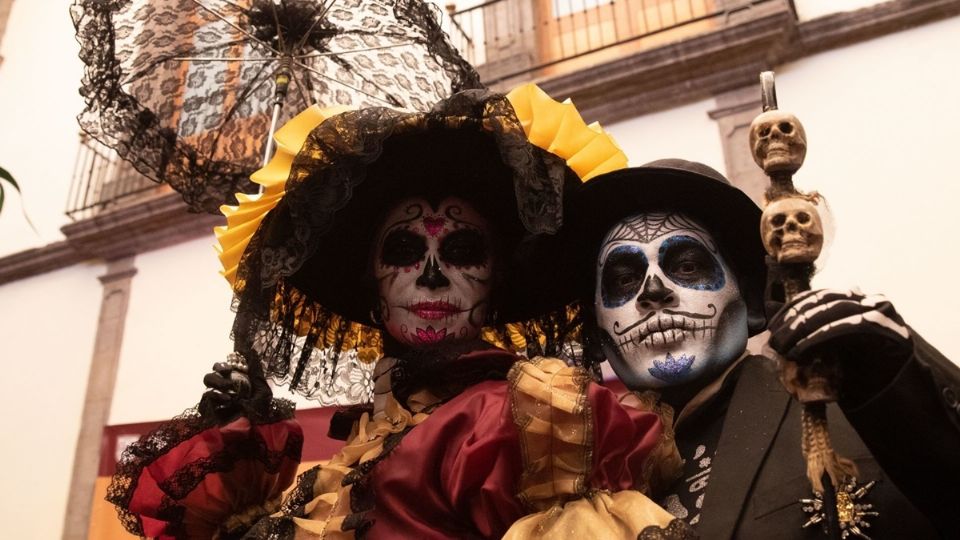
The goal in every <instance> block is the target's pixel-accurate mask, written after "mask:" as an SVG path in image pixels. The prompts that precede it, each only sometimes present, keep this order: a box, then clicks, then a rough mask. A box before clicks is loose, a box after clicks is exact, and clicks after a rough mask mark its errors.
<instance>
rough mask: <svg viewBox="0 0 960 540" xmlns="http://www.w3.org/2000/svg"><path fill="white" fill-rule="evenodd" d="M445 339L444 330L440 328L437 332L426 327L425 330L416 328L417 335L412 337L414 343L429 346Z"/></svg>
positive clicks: (445, 330) (445, 331)
mask: <svg viewBox="0 0 960 540" xmlns="http://www.w3.org/2000/svg"><path fill="white" fill-rule="evenodd" d="M445 337H447V329H446V328H441V329H440V331H439V332H438V331H436V330H434V329H433V327H432V326H428V327H427V329H426V330H424V329H423V328H417V335H416V336H415V337H414V341H415V342H416V343H418V344H422V345H429V344H431V343H437V342H439V341H440V340H442V339H443V338H445Z"/></svg>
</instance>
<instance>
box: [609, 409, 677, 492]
mask: <svg viewBox="0 0 960 540" xmlns="http://www.w3.org/2000/svg"><path fill="white" fill-rule="evenodd" d="M620 403H621V404H623V405H626V406H628V407H633V408H635V409H639V410H641V411H647V412H652V413H654V414H656V415H657V417H658V418H659V419H660V424H661V425H662V426H663V434H662V435H661V436H660V440H658V441H657V445H656V446H655V447H654V448H653V449H652V450H651V451H650V455H649V457H648V458H647V461H646V462H645V463H644V464H643V468H642V469H641V471H640V483H639V487H640V489H641V490H643V491H646V492H648V493H652V492H656V491H660V490H662V489H666V488H668V487H670V486H671V485H672V484H673V483H674V481H675V480H676V479H677V475H678V474H679V473H680V471H682V470H683V458H681V457H680V449H679V448H677V441H676V430H675V426H676V423H675V422H674V411H673V407H671V406H670V405H668V404H667V403H665V402H663V401H661V400H660V395H659V394H658V393H656V392H652V391H647V392H632V393H629V394H625V395H623V396H621V398H620Z"/></svg>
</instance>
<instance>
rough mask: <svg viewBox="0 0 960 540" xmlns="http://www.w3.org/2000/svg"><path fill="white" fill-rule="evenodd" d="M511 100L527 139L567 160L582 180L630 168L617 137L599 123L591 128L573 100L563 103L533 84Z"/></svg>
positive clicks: (515, 91) (511, 95)
mask: <svg viewBox="0 0 960 540" xmlns="http://www.w3.org/2000/svg"><path fill="white" fill-rule="evenodd" d="M507 99H508V100H509V101H510V104H511V105H513V109H514V111H515V112H516V114H517V118H518V119H519V120H520V124H521V125H523V131H524V132H525V133H526V134H527V139H528V140H529V141H530V142H531V143H533V144H535V145H537V146H539V147H540V148H542V149H544V150H546V151H548V152H550V153H551V154H554V155H555V156H558V157H561V158H563V159H565V160H566V162H567V166H568V167H570V168H571V169H572V170H573V172H575V173H577V176H579V177H580V180H582V181H584V182H586V181H587V180H589V179H591V178H593V177H594V176H597V175H601V174H603V173H608V172H610V171H615V170H618V169H623V168H625V167H626V166H627V155H626V154H624V153H623V150H621V149H620V146H619V145H618V144H617V142H616V141H614V140H613V137H611V136H610V134H608V133H607V132H606V131H604V130H603V128H601V127H600V124H598V123H596V122H594V123H592V124H590V125H587V123H586V122H584V120H583V118H582V117H581V116H580V111H578V110H577V108H576V107H575V106H574V105H573V102H571V101H570V100H569V99H566V100H564V101H563V102H562V103H561V102H559V101H557V100H555V99H553V98H551V97H550V96H549V95H547V93H546V92H544V91H543V90H542V89H540V87H539V86H537V85H535V84H533V83H530V84H525V85H523V86H520V87H518V88H515V89H513V90H512V91H510V93H509V94H507Z"/></svg>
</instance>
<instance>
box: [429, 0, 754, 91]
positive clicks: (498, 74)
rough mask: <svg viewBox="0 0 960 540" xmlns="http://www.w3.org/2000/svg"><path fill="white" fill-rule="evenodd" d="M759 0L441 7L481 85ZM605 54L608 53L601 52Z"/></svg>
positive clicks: (696, 25) (651, 42)
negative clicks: (482, 80) (482, 81)
mask: <svg viewBox="0 0 960 540" xmlns="http://www.w3.org/2000/svg"><path fill="white" fill-rule="evenodd" d="M765 1H767V0H752V1H751V0H744V1H741V2H736V1H732V0H489V1H486V2H482V3H477V4H476V5H473V6H470V7H467V8H465V9H457V5H459V6H464V5H465V4H467V3H468V2H469V0H466V1H464V0H461V1H460V2H458V4H450V5H448V8H447V9H448V15H449V16H448V17H447V24H446V30H447V33H448V34H449V35H450V38H451V39H452V40H453V43H454V45H455V46H456V47H457V48H458V49H459V50H460V51H461V53H462V54H463V55H464V56H465V57H466V58H467V60H468V61H470V63H472V64H473V65H474V66H476V67H477V68H478V70H479V71H480V74H481V76H482V77H483V79H484V82H486V83H487V84H488V85H495V84H497V83H499V82H502V81H506V80H509V79H513V78H515V77H521V76H524V77H526V78H535V77H540V76H549V75H553V74H557V73H561V72H569V71H573V70H576V69H582V68H583V67H585V66H587V65H590V64H593V63H596V62H601V61H605V60H608V59H614V58H618V57H622V56H624V55H625V54H629V53H631V52H635V51H637V50H641V49H643V48H650V47H654V46H657V45H659V44H663V43H665V42H667V41H671V40H676V39H682V38H684V37H687V36H692V35H696V34H699V33H702V32H705V31H708V30H710V29H712V28H715V27H718V26H720V25H722V24H723V23H724V18H723V16H726V15H729V14H730V13H731V12H733V11H738V10H741V9H746V8H749V7H751V6H752V5H755V4H760V3H763V2H765ZM607 57H609V58H607Z"/></svg>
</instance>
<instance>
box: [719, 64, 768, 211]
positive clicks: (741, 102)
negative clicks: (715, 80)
mask: <svg viewBox="0 0 960 540" xmlns="http://www.w3.org/2000/svg"><path fill="white" fill-rule="evenodd" d="M716 101H717V108H716V109H714V110H712V111H710V113H709V114H710V118H712V119H714V120H716V122H717V128H718V129H719V130H720V141H721V143H722V144H723V158H724V161H725V162H726V169H727V170H726V176H727V178H729V179H730V182H732V183H733V185H735V186H737V187H738V188H740V189H742V190H743V191H744V192H745V193H746V194H747V195H749V196H750V198H751V199H753V200H754V202H756V203H757V204H758V205H762V204H763V192H764V191H765V190H766V189H767V184H768V183H769V179H768V178H767V176H766V175H765V174H763V170H762V169H761V168H760V167H758V166H757V164H756V163H755V162H754V161H753V155H752V154H751V152H750V147H749V140H748V139H749V134H750V122H753V119H754V117H756V116H757V115H758V114H760V110H761V109H760V84H759V82H758V83H757V84H751V85H750V86H745V87H742V88H738V89H736V90H733V91H730V92H726V93H723V94H719V95H717V96H716Z"/></svg>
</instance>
